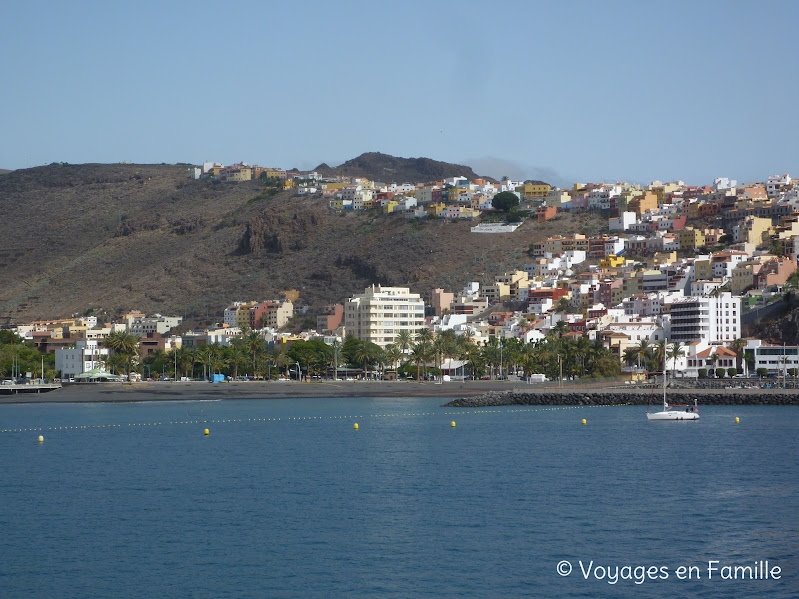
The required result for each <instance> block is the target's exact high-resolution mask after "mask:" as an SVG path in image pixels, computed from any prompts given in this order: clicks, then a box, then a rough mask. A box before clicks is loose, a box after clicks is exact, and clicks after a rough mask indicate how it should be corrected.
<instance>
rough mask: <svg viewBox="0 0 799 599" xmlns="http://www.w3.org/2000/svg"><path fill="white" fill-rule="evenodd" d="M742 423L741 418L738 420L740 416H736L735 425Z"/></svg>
mask: <svg viewBox="0 0 799 599" xmlns="http://www.w3.org/2000/svg"><path fill="white" fill-rule="evenodd" d="M740 421H741V419H740V418H738V416H736V417H735V424H738V423H739V422H740Z"/></svg>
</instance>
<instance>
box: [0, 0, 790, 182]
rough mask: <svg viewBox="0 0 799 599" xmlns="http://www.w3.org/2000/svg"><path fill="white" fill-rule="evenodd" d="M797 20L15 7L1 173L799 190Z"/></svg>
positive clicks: (696, 10) (739, 13)
mask: <svg viewBox="0 0 799 599" xmlns="http://www.w3.org/2000/svg"><path fill="white" fill-rule="evenodd" d="M797 17H799V3H797V2H769V1H765V2H757V3H755V2H681V1H672V2H658V3H655V2H649V1H646V2H612V1H610V2H524V1H520V2H504V1H501V0H499V1H493V2H477V1H468V0H462V1H459V2H430V1H429V0H428V2H414V1H408V2H391V3H389V2H340V3H339V2H302V1H296V2H291V3H288V2H285V3H268V2H235V1H233V2H186V3H180V2H163V1H162V2H136V3H117V2H79V1H78V2H68V3H67V2H35V1H34V2H22V1H14V0H12V1H11V2H8V3H5V4H4V8H3V22H4V34H3V36H2V37H0V52H2V56H3V92H2V93H0V114H2V122H3V126H2V128H0V129H2V132H0V140H1V141H0V168H25V167H30V166H37V165H41V164H48V163H50V162H56V161H64V162H70V163H82V162H119V161H123V160H127V161H132V162H148V163H152V162H169V163H172V162H191V163H200V162H202V161H205V160H214V161H220V162H224V163H232V162H237V161H245V162H249V163H256V164H261V165H268V166H279V167H283V168H292V167H298V168H312V167H314V166H316V165H317V164H319V163H321V162H327V163H328V164H330V165H336V164H339V163H341V162H343V161H345V160H347V159H349V158H353V157H355V156H357V155H359V154H361V153H362V152H367V151H381V152H384V153H388V154H393V155H396V156H403V157H417V156H427V157H430V158H434V159H437V160H445V161H449V162H459V163H463V164H468V165H471V166H474V167H475V170H476V171H477V172H479V173H483V174H488V175H493V176H496V177H499V176H502V175H509V176H511V177H513V178H542V179H544V180H547V181H549V182H554V183H557V184H561V185H564V184H571V183H572V182H575V181H616V180H627V181H636V182H642V183H647V182H649V181H651V180H654V179H659V180H663V181H671V180H676V179H682V180H684V181H685V182H686V183H689V184H697V185H698V184H705V183H710V182H712V179H713V178H714V177H719V176H727V177H730V178H735V179H738V180H739V181H756V180H761V181H762V180H765V178H767V177H768V175H770V174H774V173H784V172H788V173H792V174H793V175H794V176H799V160H798V158H799V143H797V139H799V136H798V135H797V134H799V110H797V109H796V104H797V98H799V78H797V76H796V74H797V72H799V69H798V68H797V57H799V51H797V47H796V41H795V33H796V23H797V22H799V21H798V20H797Z"/></svg>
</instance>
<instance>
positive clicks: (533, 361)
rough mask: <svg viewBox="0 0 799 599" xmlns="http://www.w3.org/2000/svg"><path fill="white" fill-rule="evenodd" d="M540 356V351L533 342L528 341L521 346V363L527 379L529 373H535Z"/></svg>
mask: <svg viewBox="0 0 799 599" xmlns="http://www.w3.org/2000/svg"><path fill="white" fill-rule="evenodd" d="M540 358H541V352H540V350H539V349H538V347H536V346H535V345H534V344H532V343H528V344H526V345H525V346H524V347H523V348H522V355H521V364H522V368H523V369H524V376H525V377H527V378H528V379H529V377H530V375H531V374H535V371H536V365H537V364H538V362H539V360H540Z"/></svg>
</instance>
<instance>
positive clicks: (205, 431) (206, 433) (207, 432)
mask: <svg viewBox="0 0 799 599" xmlns="http://www.w3.org/2000/svg"><path fill="white" fill-rule="evenodd" d="M203 434H204V435H210V434H211V431H209V430H208V429H205V430H204V431H203Z"/></svg>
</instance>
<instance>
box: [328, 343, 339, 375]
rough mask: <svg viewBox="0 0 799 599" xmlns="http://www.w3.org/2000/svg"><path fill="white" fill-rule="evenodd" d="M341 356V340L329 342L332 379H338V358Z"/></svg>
mask: <svg viewBox="0 0 799 599" xmlns="http://www.w3.org/2000/svg"><path fill="white" fill-rule="evenodd" d="M340 357H341V341H339V340H338V339H335V340H334V341H333V343H331V344H330V363H331V364H330V365H331V366H333V380H338V360H339V358H340Z"/></svg>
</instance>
